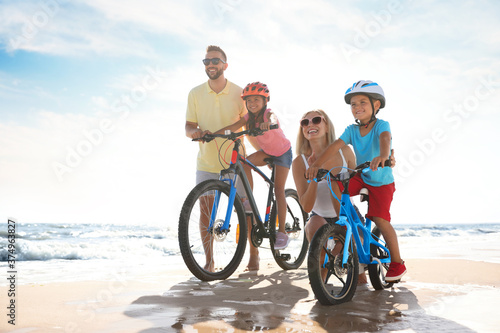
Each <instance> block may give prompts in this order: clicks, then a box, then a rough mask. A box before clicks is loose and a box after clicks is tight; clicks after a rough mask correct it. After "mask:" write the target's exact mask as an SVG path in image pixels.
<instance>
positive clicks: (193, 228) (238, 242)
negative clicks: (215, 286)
mask: <svg viewBox="0 0 500 333" xmlns="http://www.w3.org/2000/svg"><path fill="white" fill-rule="evenodd" d="M273 126H277V125H272V126H271V129H273V128H276V127H273ZM262 133H263V131H262V130H260V129H258V128H256V129H251V130H247V131H241V132H238V133H231V132H229V133H228V134H206V135H205V136H204V137H202V138H200V140H204V141H205V142H207V141H210V140H212V139H213V138H216V137H219V138H225V139H227V140H226V141H225V143H234V145H233V147H232V155H231V161H230V163H229V167H228V168H227V169H224V170H222V171H221V173H220V178H219V180H207V181H204V182H202V183H200V184H198V185H197V186H196V187H195V188H193V190H192V191H191V192H190V193H189V195H188V197H187V198H186V200H185V202H184V205H183V206H182V210H181V214H180V218H179V234H178V237H179V246H180V250H181V254H182V258H183V259H184V262H185V263H186V266H187V267H188V268H189V270H190V271H191V273H193V274H194V276H196V277H197V278H199V279H200V280H203V281H211V280H223V279H226V278H228V277H229V276H230V275H231V274H232V273H233V272H234V271H235V270H236V269H237V268H238V266H239V264H240V262H241V259H242V258H243V255H244V253H245V247H246V241H247V234H248V229H247V219H248V221H252V222H251V223H252V227H251V230H250V239H251V242H252V244H253V245H254V246H255V247H260V246H261V245H262V244H263V240H264V239H266V238H267V239H269V245H270V249H271V251H272V253H273V257H274V259H275V261H276V263H277V264H278V265H279V266H280V267H281V268H283V269H285V270H288V269H296V268H299V266H300V265H301V264H302V262H303V261H304V260H305V258H306V255H307V248H308V242H307V239H306V237H305V232H304V225H305V223H306V221H307V218H308V214H307V213H306V212H305V211H304V210H303V209H302V206H301V205H300V202H299V197H298V195H297V191H295V190H294V189H286V190H285V197H286V203H287V213H286V221H285V231H286V233H287V235H288V237H289V238H290V243H289V245H288V246H287V247H286V248H285V249H282V250H275V249H274V242H275V240H276V232H277V225H278V223H277V207H276V199H275V197H274V174H275V169H274V165H273V163H272V159H268V160H267V161H266V162H267V163H268V165H269V166H270V167H271V170H272V171H271V177H268V176H266V174H265V173H264V172H263V171H261V170H260V169H259V168H257V167H256V166H255V165H253V164H252V163H250V162H249V161H247V160H246V159H245V157H244V156H243V155H242V154H241V152H240V147H241V137H242V136H244V135H252V136H256V135H261V134H262ZM223 146H224V144H223V145H222V146H221V147H220V148H219V156H221V155H223V154H221V153H220V152H221V150H222V149H223ZM243 164H247V165H248V166H250V168H251V169H252V170H254V171H255V172H256V173H257V174H258V175H260V176H261V177H262V179H263V180H264V181H265V182H266V183H267V185H268V186H269V192H268V196H267V202H266V212H265V215H264V217H261V215H260V214H259V210H258V208H257V204H256V202H255V198H254V196H253V191H252V189H251V187H250V184H249V182H248V179H247V177H246V175H245V171H244V169H243ZM238 181H241V182H243V187H244V188H245V192H246V195H247V198H248V202H249V204H250V207H251V210H252V213H245V210H244V208H243V203H242V202H241V198H240V196H239V194H238V193H237V192H236V182H238Z"/></svg>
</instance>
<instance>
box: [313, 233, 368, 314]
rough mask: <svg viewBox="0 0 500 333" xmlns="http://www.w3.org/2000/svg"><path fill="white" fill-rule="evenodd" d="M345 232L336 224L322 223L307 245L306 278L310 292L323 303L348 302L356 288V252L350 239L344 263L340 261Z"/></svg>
mask: <svg viewBox="0 0 500 333" xmlns="http://www.w3.org/2000/svg"><path fill="white" fill-rule="evenodd" d="M345 236H346V231H345V229H344V228H342V227H341V226H339V225H338V224H325V225H324V226H322V227H321V228H319V229H318V231H316V233H315V234H314V237H313V239H312V240H311V244H310V246H309V256H308V258H307V271H308V273H309V282H310V283H311V288H312V290H313V292H314V295H315V296H316V298H317V299H318V301H319V302H320V303H321V304H323V305H336V304H341V303H344V302H348V301H350V300H351V299H352V297H353V296H354V293H355V292H356V287H357V283H358V272H359V267H358V266H359V265H358V254H357V252H356V247H355V246H354V245H353V244H352V242H350V245H349V250H348V256H349V257H348V258H347V264H346V265H345V266H343V265H342V258H343V248H344V245H345V241H346V239H345ZM325 259H326V260H325ZM325 262H326V263H325Z"/></svg>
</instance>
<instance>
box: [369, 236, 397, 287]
mask: <svg viewBox="0 0 500 333" xmlns="http://www.w3.org/2000/svg"><path fill="white" fill-rule="evenodd" d="M372 238H373V239H375V240H376V241H378V242H379V243H381V244H384V242H383V241H381V240H379V239H383V238H382V237H381V232H380V229H379V228H377V227H374V228H373V230H372ZM370 254H371V255H372V256H373V257H375V258H379V259H384V258H388V257H389V254H388V253H387V252H386V251H384V250H383V249H381V248H380V247H378V246H376V245H373V244H370ZM388 269H389V264H382V270H381V269H380V265H379V264H370V265H368V275H369V276H370V282H371V283H372V286H373V288H375V289H376V290H382V289H387V288H391V287H392V285H393V284H394V282H386V281H385V273H387V270H388Z"/></svg>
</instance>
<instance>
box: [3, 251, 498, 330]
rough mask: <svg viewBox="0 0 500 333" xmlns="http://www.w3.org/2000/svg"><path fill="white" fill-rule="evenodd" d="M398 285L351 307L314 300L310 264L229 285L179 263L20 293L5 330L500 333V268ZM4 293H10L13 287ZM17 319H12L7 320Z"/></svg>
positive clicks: (424, 274)
mask: <svg viewBox="0 0 500 333" xmlns="http://www.w3.org/2000/svg"><path fill="white" fill-rule="evenodd" d="M407 267H408V270H409V272H408V274H407V275H406V276H405V277H404V279H403V282H402V283H399V284H397V285H395V287H394V288H392V289H388V290H383V291H375V290H373V289H372V288H371V286H360V287H359V288H358V290H357V291H356V295H355V296H354V298H353V300H352V301H351V302H349V303H345V304H342V305H338V306H322V305H320V304H319V303H317V302H316V300H315V299H314V294H313V293H312V291H311V289H310V286H309V280H308V277H307V268H306V265H305V264H304V265H302V267H301V268H300V269H298V270H294V271H283V270H281V269H280V268H279V267H278V266H277V265H276V264H275V263H274V262H273V261H272V260H270V259H263V260H262V261H261V269H260V270H259V271H258V272H250V273H249V272H244V271H243V268H244V265H243V264H242V265H241V266H240V269H239V270H238V271H237V272H236V273H235V274H233V276H232V277H230V278H229V279H227V280H225V281H214V282H209V283H207V282H202V281H199V280H198V279H196V278H194V277H192V275H191V274H190V272H189V271H188V270H187V269H186V268H184V267H182V266H176V267H175V268H174V269H172V270H161V269H159V270H158V272H157V273H155V274H154V275H152V274H151V273H150V272H148V274H144V275H142V274H140V273H138V274H136V275H135V276H131V275H127V276H125V275H116V277H115V278H113V279H107V280H104V281H78V282H58V283H47V284H26V285H19V286H17V298H16V302H17V303H16V304H17V307H16V320H15V323H16V325H15V326H12V325H9V324H8V322H7V319H6V316H5V312H6V311H7V310H6V309H5V307H4V306H2V308H3V309H4V310H3V312H4V315H3V316H2V317H3V319H2V320H1V322H0V331H1V332H16V333H21V332H23V333H24V332H34V333H37V332H107V333H111V332H243V331H262V332H375V331H377V332H438V331H439V332H498V327H500V317H499V316H498V307H499V306H500V290H499V287H500V264H494V263H484V262H474V261H468V260H462V259H429V260H424V259H411V260H407ZM1 289H3V290H2V291H1V292H0V293H1V294H2V295H4V294H6V290H5V289H6V288H5V287H2V288H1ZM7 318H8V317H7Z"/></svg>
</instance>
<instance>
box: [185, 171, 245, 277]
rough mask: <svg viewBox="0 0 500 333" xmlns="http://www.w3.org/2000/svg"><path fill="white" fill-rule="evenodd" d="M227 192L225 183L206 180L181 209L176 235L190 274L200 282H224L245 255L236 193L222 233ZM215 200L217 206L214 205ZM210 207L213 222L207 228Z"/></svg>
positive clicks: (189, 196) (240, 206)
mask: <svg viewBox="0 0 500 333" xmlns="http://www.w3.org/2000/svg"><path fill="white" fill-rule="evenodd" d="M230 191H231V187H230V186H229V184H227V183H224V182H222V181H220V180H207V181H204V182H202V183H200V184H198V185H197V186H196V187H195V188H193V190H192V191H191V193H189V195H188V197H187V198H186V200H185V202H184V205H183V206H182V210H181V214H180V218H179V235H178V237H179V246H180V250H181V253H182V258H183V259H184V262H185V263H186V266H187V267H188V268H189V270H190V271H191V273H193V275H194V276H196V277H197V278H198V279H200V280H202V281H212V280H224V279H227V278H228V277H229V276H230V275H231V274H233V273H234V271H235V270H236V268H238V265H239V264H240V262H241V259H242V257H243V254H244V253H245V247H246V240H247V223H246V218H245V211H244V209H243V205H242V203H241V200H240V197H239V196H238V195H237V194H236V197H235V199H234V205H233V207H230V209H231V210H232V214H231V220H230V221H229V230H223V225H224V221H225V218H226V213H227V212H228V205H229V194H230ZM215 199H218V204H215V205H214V200H215ZM215 201H216V202H217V200H215ZM214 208H215V209H216V210H215V211H214V214H213V216H214V223H213V227H212V228H209V227H208V225H209V221H210V217H211V214H212V209H214Z"/></svg>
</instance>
